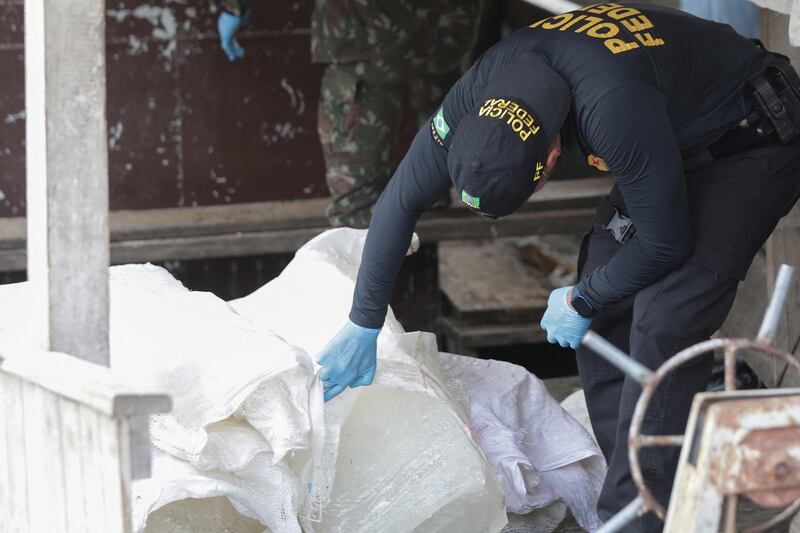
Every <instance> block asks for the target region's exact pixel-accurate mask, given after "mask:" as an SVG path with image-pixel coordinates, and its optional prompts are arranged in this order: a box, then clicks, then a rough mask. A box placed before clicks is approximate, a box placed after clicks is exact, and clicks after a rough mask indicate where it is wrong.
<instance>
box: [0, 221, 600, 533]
mask: <svg viewBox="0 0 800 533" xmlns="http://www.w3.org/2000/svg"><path fill="white" fill-rule="evenodd" d="M364 236H365V232H359V231H355V230H332V231H330V232H327V233H325V234H323V235H321V236H320V237H318V238H316V239H314V240H312V241H311V242H309V243H308V244H307V245H306V246H304V247H303V248H302V249H301V250H300V251H298V253H297V255H296V258H295V260H294V261H292V263H291V264H290V265H289V266H288V267H287V268H286V270H285V271H284V272H283V273H282V274H281V276H279V277H278V278H276V279H275V280H273V281H272V282H270V283H269V284H267V285H266V286H265V287H263V288H262V289H260V290H259V291H256V292H255V293H254V294H252V295H250V296H248V297H247V298H244V299H241V300H238V301H235V302H231V305H232V306H233V307H234V308H235V309H236V310H237V311H238V312H239V315H237V314H236V313H235V312H233V311H232V309H231V308H230V306H228V305H227V304H225V303H224V302H222V301H220V300H219V299H218V298H216V297H214V296H212V295H210V294H206V293H191V292H189V291H188V290H186V289H185V288H184V287H183V286H182V285H181V284H180V283H179V282H177V281H175V280H174V279H173V278H172V277H171V276H170V275H169V274H168V273H167V272H166V271H164V270H163V269H160V268H157V267H153V266H150V265H128V266H125V267H114V268H112V269H111V306H112V307H111V320H112V324H111V336H112V337H111V341H112V342H111V345H112V365H113V366H114V367H116V368H117V369H121V370H124V371H125V373H126V375H128V376H129V378H130V379H132V380H134V379H137V380H143V381H146V382H148V383H149V384H151V385H152V384H155V385H156V386H160V387H161V388H162V389H164V390H166V391H168V392H170V393H172V394H173V396H174V403H175V410H174V412H173V413H170V414H169V415H162V416H156V417H153V419H152V423H151V432H152V436H153V440H154V443H155V444H156V446H157V447H158V448H159V449H158V450H157V453H156V456H155V464H154V470H153V477H152V478H151V479H149V480H142V481H139V482H137V483H136V484H135V485H134V493H135V499H134V523H135V527H136V530H137V531H142V530H143V528H144V527H145V520H146V519H147V516H148V515H150V514H151V513H154V512H156V511H157V510H158V509H162V510H163V511H168V510H170V507H169V506H170V504H174V506H173V507H172V510H174V511H175V512H174V513H172V514H169V513H166V512H165V513H162V516H173V518H174V517H175V516H186V517H189V516H192V517H194V518H195V519H197V520H199V521H200V522H199V523H200V524H202V523H204V522H203V521H204V520H206V521H208V520H212V519H214V518H216V519H219V517H214V516H211V515H208V514H206V515H205V516H204V515H203V514H202V512H201V511H203V510H205V511H206V512H207V513H219V512H227V511H225V510H224V509H223V508H222V507H220V505H219V502H220V501H221V500H220V497H225V498H227V500H229V501H230V504H231V505H229V506H228V507H227V508H226V509H228V510H230V509H231V508H233V509H234V510H235V512H236V513H237V516H240V517H249V518H248V519H255V520H257V521H258V522H259V523H260V524H262V525H264V526H266V527H267V528H268V529H269V531H271V532H281V531H288V532H294V531H299V530H300V528H301V527H302V528H303V529H304V530H305V531H309V532H311V531H346V532H348V533H349V532H357V531H412V530H414V531H426V532H427V531H480V532H484V531H499V530H500V529H501V528H502V527H503V525H504V524H505V521H506V518H505V513H504V510H505V509H504V506H503V495H502V494H501V493H500V488H499V485H498V478H497V475H496V473H495V471H494V470H493V467H495V468H496V469H497V473H499V475H500V479H501V480H503V487H504V489H505V492H506V493H505V498H506V500H507V501H509V502H510V503H511V505H512V506H516V505H519V507H514V508H515V509H516V508H519V509H525V508H528V507H529V508H534V507H536V506H537V505H539V506H544V505H547V504H548V502H550V506H549V507H548V508H547V509H546V510H545V511H549V510H552V509H557V504H553V503H552V502H554V501H555V500H556V499H558V498H559V497H562V496H563V495H564V494H568V493H572V499H573V500H574V501H571V503H570V505H571V506H573V512H574V513H575V514H577V515H579V516H582V515H581V513H583V512H584V511H583V510H582V509H581V504H580V501H589V500H590V499H591V498H592V497H594V498H596V494H595V495H594V496H592V495H591V493H593V491H594V489H595V485H594V484H593V483H592V482H586V479H587V476H588V477H591V476H593V475H595V474H596V472H595V471H594V470H593V468H594V467H593V466H591V465H590V464H588V463H587V461H588V462H591V461H590V458H591V455H592V454H591V452H586V453H580V452H579V451H578V449H577V448H578V447H576V446H575V445H574V442H580V438H581V437H580V435H579V434H576V433H575V432H574V427H573V425H571V424H570V423H568V422H567V423H566V424H562V425H561V426H557V425H556V423H557V422H558V423H561V422H562V421H563V420H560V419H559V417H558V416H550V417H549V418H548V419H547V421H546V422H540V421H539V420H538V418H539V417H540V415H541V414H542V413H545V412H550V411H551V407H552V406H551V405H550V403H549V402H552V399H549V400H548V398H549V397H548V396H547V395H546V393H543V388H542V387H541V382H539V381H538V380H535V378H529V377H528V376H529V374H528V373H527V372H525V371H524V370H523V369H521V368H520V367H515V366H514V365H505V364H499V363H497V364H488V365H487V366H486V367H485V368H483V369H479V371H480V373H481V374H482V376H477V375H475V376H472V378H470V379H472V380H476V379H477V382H478V385H477V388H476V390H470V387H471V386H472V385H474V384H472V383H470V379H467V378H468V377H469V374H470V369H478V366H479V363H476V362H475V360H472V359H469V358H461V357H458V356H444V357H443V359H442V360H443V361H445V365H444V367H445V369H447V372H445V371H444V370H443V368H442V365H441V361H442V360H440V357H439V354H438V352H437V349H436V344H435V339H434V338H433V336H432V335H430V334H424V333H408V334H407V333H404V332H403V330H402V328H401V327H400V325H399V324H398V323H397V321H396V320H395V319H394V318H393V315H392V314H391V311H390V313H389V316H388V318H387V321H386V325H385V327H384V330H383V332H382V333H381V336H380V338H379V352H378V355H379V363H378V372H377V375H376V380H375V381H376V384H375V385H373V386H371V387H367V388H359V389H348V390H347V391H346V392H345V393H343V394H342V395H340V396H339V397H338V398H336V399H335V400H333V401H332V402H329V403H328V404H325V405H324V407H323V403H322V398H321V386H320V384H319V381H318V380H317V379H316V378H315V376H314V366H315V365H314V362H313V357H312V356H313V355H314V354H316V353H317V352H318V351H319V350H320V349H321V348H322V347H323V346H324V344H325V343H326V342H327V340H328V339H329V338H330V337H331V336H332V335H333V334H334V333H335V332H336V331H337V330H338V328H339V327H340V326H341V324H342V323H344V321H345V319H346V315H347V311H348V309H349V306H350V301H351V297H352V289H353V282H354V279H355V274H356V272H357V269H358V263H359V261H360V256H361V249H362V247H363V242H364ZM28 299H29V293H28V287H27V284H25V283H23V284H16V285H5V286H0V301H4V302H8V301H13V302H15V303H16V304H18V305H14V306H0V328H7V329H8V330H9V331H13V332H19V331H21V329H20V328H22V326H23V325H24V323H25V321H26V320H27V319H28V318H27V317H26V312H24V309H23V308H24V304H25V303H26V302H27V301H28ZM242 315H243V316H242ZM287 341H288V342H287ZM309 354H312V356H310V355H309ZM483 363H486V362H483ZM459 367H461V370H457V369H458V368H459ZM495 370H499V373H496V375H495V374H493V373H492V372H494V371H495ZM503 376H516V377H514V378H513V379H512V380H511V381H509V382H508V387H510V388H508V387H506V388H504V389H502V390H504V391H505V392H501V389H492V387H489V386H488V385H489V384H490V383H491V382H492V381H496V378H497V379H501V378H502V379H505V378H503ZM480 377H483V378H484V379H485V383H484V384H483V385H481V384H480V379H479V378H480ZM459 379H460V380H461V381H462V383H461V384H459V383H458V381H459ZM451 385H455V386H451ZM476 391H477V392H476ZM501 394H512V396H515V397H516V400H514V401H512V402H511V403H510V404H509V406H511V410H510V411H509V412H508V413H505V414H502V415H501V416H499V417H498V416H497V413H496V412H495V409H494V408H493V407H491V405H488V406H483V407H481V406H482V404H484V403H485V402H488V403H489V404H491V403H492V402H494V404H495V405H496V406H497V407H500V406H503V405H504V404H503V402H502V401H500V400H499V395H501ZM484 395H485V396H484ZM538 402H544V403H543V404H542V406H538V405H537V403H538ZM514 409H518V410H519V411H518V412H515V411H514ZM487 413H488V414H491V413H495V414H494V415H492V416H495V417H496V419H495V420H494V421H491V423H492V424H495V423H497V424H499V426H497V427H498V429H499V431H498V433H497V436H496V437H493V438H492V441H491V442H488V441H487V435H490V432H489V431H480V432H475V430H474V428H476V427H479V428H480V427H488V426H486V425H485V424H486V423H487V422H486V421H487V420H491V416H488V415H487ZM514 421H516V422H514ZM540 423H542V424H547V427H548V435H553V434H557V433H560V432H562V431H566V432H567V433H565V434H564V435H565V437H564V438H565V439H566V440H568V441H571V442H572V443H573V446H572V447H571V448H569V450H567V451H566V452H564V453H560V454H559V452H553V450H549V451H548V450H547V448H546V447H547V446H548V443H547V442H546V441H542V443H541V444H542V445H543V446H544V447H545V448H542V450H539V449H538V448H537V447H536V446H534V445H533V443H527V444H530V445H527V444H526V443H524V442H522V443H520V442H517V440H515V439H516V437H515V435H517V432H516V431H515V430H518V429H520V428H522V427H525V428H526V429H525V430H524V432H534V433H535V432H536V428H535V426H536V424H540ZM529 424H532V426H530V427H528V425H529ZM500 426H503V428H501V427H500ZM562 426H563V427H562ZM468 428H471V429H472V436H471V432H470V429H468ZM570 432H572V433H570ZM472 437H475V438H474V439H473V438H472ZM504 437H505V440H504ZM475 440H478V441H479V442H480V443H481V445H482V446H484V449H485V450H486V452H487V453H488V454H489V457H490V461H487V459H486V456H485V455H484V454H483V453H482V452H481V450H480V448H479V447H478V446H477V445H476V442H475ZM504 442H505V444H503V443H504ZM521 445H523V446H521ZM557 445H558V443H557V442H556V446H557ZM520 446H521V447H520ZM501 449H504V450H514V451H513V453H507V454H506V456H504V457H498V456H497V455H496V450H501ZM503 453H505V452H503ZM527 454H531V456H528V455H527ZM538 454H541V456H542V459H541V460H538V459H537V458H536V455H538ZM570 458H572V459H574V462H572V463H568V461H569V460H570ZM559 465H560V466H559ZM515 469H516V470H515ZM534 470H538V473H536V474H535V475H534ZM520 475H522V479H523V481H524V484H525V486H524V487H523V486H521V485H519V483H515V482H513V480H516V479H518V478H519V476H520ZM558 476H561V477H560V478H558ZM557 479H560V481H557ZM509 480H512V482H509ZM537 480H538V481H537ZM578 485H580V486H578ZM186 498H203V500H202V501H205V502H207V503H208V505H206V506H198V505H194V504H189V503H187V500H186ZM576 501H577V502H579V503H578V504H576V503H575V502H576ZM179 502H180V503H179ZM513 502H516V503H513ZM526 506H527V507H526ZM221 509H222V510H221ZM545 511H542V513H545ZM542 516H544V515H542ZM552 520H555V515H554V516H553V517H552ZM581 520H582V523H584V524H588V527H591V524H592V522H591V520H592V518H591V517H587V518H581ZM167 523H169V521H167ZM237 523H238V522H237ZM253 523H254V522H252V521H251V524H250V525H249V527H250V529H247V530H246V529H242V530H241V531H242V532H244V531H248V532H249V531H250V530H251V529H252V524H253ZM161 526H163V523H161ZM153 527H156V525H154V526H153ZM165 527H167V526H165ZM169 527H177V524H174V523H173V524H172V525H171V526H169ZM232 527H233V526H232ZM242 527H245V526H242ZM536 527H538V526H536ZM232 531H239V530H235V529H232ZM148 533H149V531H148Z"/></svg>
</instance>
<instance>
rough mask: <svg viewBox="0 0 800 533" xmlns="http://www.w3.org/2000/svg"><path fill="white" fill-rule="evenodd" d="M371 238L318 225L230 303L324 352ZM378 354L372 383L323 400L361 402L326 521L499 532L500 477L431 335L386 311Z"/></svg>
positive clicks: (338, 526)
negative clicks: (409, 328)
mask: <svg viewBox="0 0 800 533" xmlns="http://www.w3.org/2000/svg"><path fill="white" fill-rule="evenodd" d="M365 237H366V232H365V231H357V230H348V229H338V230H331V231H328V232H326V233H324V234H322V235H320V236H319V237H317V238H315V239H313V240H312V241H310V242H309V243H307V244H306V245H305V246H303V247H302V248H301V249H300V250H299V251H298V252H297V253H296V254H295V258H294V259H293V260H292V262H291V263H290V264H289V265H288V266H287V267H286V269H285V270H284V271H283V272H282V273H281V275H280V276H279V277H278V278H276V279H275V280H273V281H271V282H270V283H268V284H267V285H265V286H264V287H262V288H261V289H259V290H257V291H256V292H255V293H253V294H251V295H249V296H247V297H246V298H242V299H239V300H236V301H233V302H231V306H232V307H233V308H234V309H236V311H237V312H239V313H240V314H241V315H242V316H245V317H247V318H249V319H250V320H252V321H253V323H255V324H257V325H258V326H260V327H262V328H265V329H270V330H271V331H273V332H275V333H276V334H278V335H280V336H281V337H282V338H284V339H285V340H287V341H288V342H290V343H292V344H294V345H296V346H299V347H301V348H303V349H304V350H305V351H306V352H307V353H310V354H317V353H319V351H320V350H322V348H323V347H324V346H325V344H326V343H327V342H328V340H329V339H330V338H331V337H333V336H334V334H335V333H336V332H337V331H338V330H339V328H340V327H341V326H342V325H343V324H344V323H345V321H346V320H347V314H348V312H349V309H350V303H351V301H352V293H353V287H354V284H355V277H356V273H357V272H358V266H359V263H360V260H361V251H362V249H363V245H364V240H365ZM378 358H379V361H378V371H377V373H376V376H375V382H374V384H373V385H372V386H371V387H368V388H359V389H348V390H347V391H345V392H344V393H343V394H341V395H340V396H339V397H337V398H336V399H334V400H333V401H331V402H329V404H327V405H337V404H338V403H339V402H348V401H350V402H355V403H354V406H353V408H352V414H350V416H349V417H348V419H347V421H346V422H345V424H344V427H343V429H342V433H341V435H342V437H341V440H340V442H339V447H338V450H337V452H338V453H335V454H334V452H331V456H334V455H335V456H336V459H337V461H336V462H335V465H336V469H335V475H334V474H332V475H331V478H335V481H334V485H333V489H332V491H331V497H330V500H329V501H328V502H326V504H325V506H324V508H323V511H322V517H323V519H322V522H321V524H320V527H321V529H322V530H324V531H343V532H350V531H412V530H417V531H425V532H427V531H499V530H500V529H501V528H502V527H503V525H504V524H505V522H506V517H505V510H504V506H503V502H502V494H501V492H500V489H499V487H498V484H497V478H496V476H495V474H494V472H493V471H492V468H491V466H490V465H489V463H488V462H487V461H486V458H485V456H484V455H483V453H482V452H481V450H480V448H479V447H478V446H477V444H476V443H475V442H474V440H473V439H472V438H471V436H470V433H469V431H468V429H467V426H466V420H467V416H466V411H465V410H464V405H465V403H464V402H463V401H459V399H458V398H456V397H454V396H453V395H452V392H451V391H450V389H449V388H448V386H447V385H446V378H445V377H444V375H443V374H442V371H441V368H440V366H439V361H438V351H437V347H436V341H435V338H434V336H433V335H431V334H427V333H404V332H403V329H402V327H401V326H400V324H399V323H398V322H397V321H396V320H395V319H394V316H393V314H392V313H391V311H389V314H388V317H387V319H386V324H385V325H384V328H383V331H382V332H381V334H380V336H379V338H378ZM354 398H355V399H354ZM326 418H327V417H326ZM465 510H468V512H465Z"/></svg>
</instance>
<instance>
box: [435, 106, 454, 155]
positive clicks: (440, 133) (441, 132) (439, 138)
mask: <svg viewBox="0 0 800 533" xmlns="http://www.w3.org/2000/svg"><path fill="white" fill-rule="evenodd" d="M449 134H450V126H449V125H448V124H447V121H446V120H445V119H444V107H440V108H439V110H438V111H437V112H436V114H435V115H433V119H432V120H431V135H433V140H434V141H436V142H437V143H439V145H441V146H444V145H445V144H444V140H445V139H446V138H447V136H448V135H449Z"/></svg>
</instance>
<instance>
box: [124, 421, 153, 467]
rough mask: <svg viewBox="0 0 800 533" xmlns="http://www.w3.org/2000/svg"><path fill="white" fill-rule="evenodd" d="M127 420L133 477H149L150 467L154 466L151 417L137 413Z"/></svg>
mask: <svg viewBox="0 0 800 533" xmlns="http://www.w3.org/2000/svg"><path fill="white" fill-rule="evenodd" d="M127 421H128V435H127V439H128V446H129V448H130V462H131V464H130V467H129V468H130V472H131V479H147V478H149V477H150V467H151V466H152V465H151V461H152V450H151V442H150V417H149V416H148V415H136V416H131V417H129V418H128V419H127Z"/></svg>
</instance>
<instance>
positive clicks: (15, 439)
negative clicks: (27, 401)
mask: <svg viewBox="0 0 800 533" xmlns="http://www.w3.org/2000/svg"><path fill="white" fill-rule="evenodd" d="M0 397H2V406H1V407H2V409H3V416H4V417H5V426H0V431H2V432H3V433H2V434H0V439H1V440H3V441H4V442H5V450H6V454H7V455H6V456H5V460H6V465H7V470H6V471H5V472H4V473H2V474H0V475H5V478H6V479H7V480H8V484H9V487H8V489H9V492H7V493H6V494H5V498H6V499H4V498H3V497H2V496H0V506H1V507H3V508H4V512H3V513H1V514H0V517H2V518H0V520H3V521H0V531H8V532H9V533H28V532H29V531H30V528H29V526H28V503H27V501H28V490H27V477H26V471H25V465H26V464H27V458H26V451H25V448H26V446H25V444H26V443H25V432H24V422H23V421H24V414H23V405H22V382H21V381H20V380H19V379H17V378H15V377H13V376H8V375H5V374H3V373H2V372H0ZM0 464H2V460H0Z"/></svg>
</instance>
